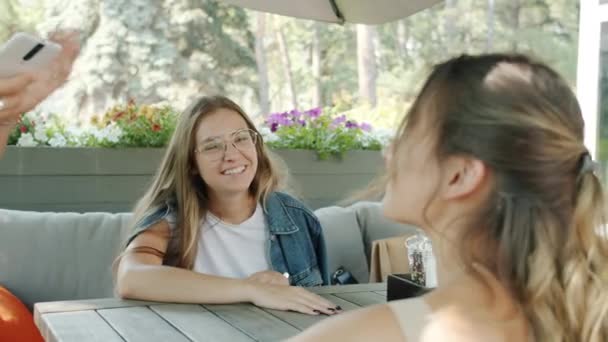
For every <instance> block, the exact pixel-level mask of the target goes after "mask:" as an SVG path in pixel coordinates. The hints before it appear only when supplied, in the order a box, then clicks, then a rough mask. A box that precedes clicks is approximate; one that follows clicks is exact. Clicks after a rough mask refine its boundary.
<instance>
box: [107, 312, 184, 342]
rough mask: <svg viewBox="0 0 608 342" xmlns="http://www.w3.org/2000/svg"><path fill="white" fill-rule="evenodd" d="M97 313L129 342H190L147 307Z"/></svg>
mask: <svg viewBox="0 0 608 342" xmlns="http://www.w3.org/2000/svg"><path fill="white" fill-rule="evenodd" d="M97 313H99V314H100V315H101V316H102V317H103V318H104V319H105V320H106V321H107V322H108V324H110V325H111V326H112V328H113V329H114V330H116V331H117V332H118V333H119V334H120V335H122V336H123V338H124V339H125V340H126V341H128V342H138V341H142V342H154V341H158V342H165V341H172V342H173V341H175V342H188V339H187V338H186V337H185V336H184V335H182V334H181V333H180V332H179V331H178V330H177V329H176V328H175V327H174V326H172V325H171V324H169V323H168V322H167V321H165V320H164V319H163V318H162V317H160V316H159V315H157V314H156V313H155V312H154V311H152V310H150V309H149V308H148V307H145V306H140V307H129V308H118V309H103V310H98V311H97Z"/></svg>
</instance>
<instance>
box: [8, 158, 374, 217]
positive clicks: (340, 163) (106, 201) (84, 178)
mask: <svg viewBox="0 0 608 342" xmlns="http://www.w3.org/2000/svg"><path fill="white" fill-rule="evenodd" d="M163 152H164V150H163V149H154V148H125V149H102V148H44V147H35V148H24V147H14V146H9V147H8V149H7V151H6V154H5V156H4V158H3V159H2V160H0V208H5V209H18V210H37V211H75V212H85V211H109V212H124V211H130V210H132V208H133V206H134V204H135V201H136V200H137V199H138V198H139V197H140V196H141V195H142V194H143V192H144V191H145V189H146V187H147V185H148V184H149V182H150V181H151V178H152V176H153V175H154V173H155V171H156V169H157V167H158V165H159V163H160V160H161V158H162V155H163ZM275 153H276V154H278V155H279V156H280V157H282V159H283V160H284V161H285V163H286V164H287V167H288V168H289V174H290V181H289V184H290V188H291V189H292V190H293V191H294V192H295V193H296V194H297V195H298V196H300V198H302V199H303V200H304V201H305V202H306V203H307V204H308V205H310V206H311V207H312V208H319V207H323V206H328V205H331V204H334V203H336V202H339V201H340V200H342V199H344V198H345V197H347V196H349V194H351V193H352V192H353V191H356V190H358V189H360V188H362V187H364V186H365V185H366V184H367V183H368V182H369V181H370V180H372V179H373V178H374V176H375V175H377V174H378V172H379V171H380V170H381V168H382V157H381V155H380V152H378V151H351V152H349V153H347V154H346V155H345V156H344V158H342V159H338V158H332V159H329V160H318V158H317V156H316V154H315V153H314V152H313V151H306V150H277V151H275Z"/></svg>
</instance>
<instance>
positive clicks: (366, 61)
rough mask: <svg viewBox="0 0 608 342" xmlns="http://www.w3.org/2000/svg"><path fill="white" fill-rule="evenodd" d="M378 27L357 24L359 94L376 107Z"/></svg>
mask: <svg viewBox="0 0 608 342" xmlns="http://www.w3.org/2000/svg"><path fill="white" fill-rule="evenodd" d="M375 32H376V28H375V27H373V26H368V25H360V24H359V25H357V69H358V74H359V96H360V98H361V99H362V100H364V101H367V102H368V103H369V104H370V105H371V106H372V107H376V103H377V98H376V78H377V70H376V49H375V47H374V35H375Z"/></svg>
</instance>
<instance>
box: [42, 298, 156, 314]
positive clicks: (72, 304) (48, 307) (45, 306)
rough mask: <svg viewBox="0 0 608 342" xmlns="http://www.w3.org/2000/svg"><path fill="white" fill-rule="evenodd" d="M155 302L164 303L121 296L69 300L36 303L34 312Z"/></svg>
mask: <svg viewBox="0 0 608 342" xmlns="http://www.w3.org/2000/svg"><path fill="white" fill-rule="evenodd" d="M153 304H164V303H160V302H149V301H142V300H123V299H119V298H100V299H84V300H69V301H61V302H45V303H36V304H35V305H34V312H35V313H38V314H46V313H53V312H68V311H86V310H101V309H114V308H126V307H132V306H145V305H153Z"/></svg>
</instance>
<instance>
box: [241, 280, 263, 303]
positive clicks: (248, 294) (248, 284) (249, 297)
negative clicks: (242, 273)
mask: <svg viewBox="0 0 608 342" xmlns="http://www.w3.org/2000/svg"><path fill="white" fill-rule="evenodd" d="M239 282H240V285H239V287H240V289H239V290H240V291H239V292H240V293H241V294H242V296H243V297H242V298H241V299H242V300H243V301H244V302H254V298H255V293H256V287H257V286H258V284H256V283H255V282H253V281H250V280H248V279H239Z"/></svg>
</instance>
